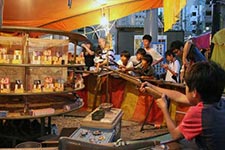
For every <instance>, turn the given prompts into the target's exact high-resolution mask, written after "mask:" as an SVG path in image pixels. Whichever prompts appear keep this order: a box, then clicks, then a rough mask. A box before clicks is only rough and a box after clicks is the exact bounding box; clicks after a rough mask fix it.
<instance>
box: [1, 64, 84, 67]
mask: <svg viewBox="0 0 225 150" xmlns="http://www.w3.org/2000/svg"><path fill="white" fill-rule="evenodd" d="M0 66H6V67H83V66H85V65H84V64H66V65H51V64H49V65H48V64H0Z"/></svg>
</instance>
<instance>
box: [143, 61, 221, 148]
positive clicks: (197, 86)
mask: <svg viewBox="0 0 225 150" xmlns="http://www.w3.org/2000/svg"><path fill="white" fill-rule="evenodd" d="M185 82H186V95H184V94H182V93H180V92H177V91H174V90H168V89H163V88H160V87H156V86H154V85H152V84H150V83H148V82H144V83H142V86H141V88H140V91H142V92H144V91H145V90H146V89H145V86H148V87H150V88H152V89H154V90H157V91H159V92H161V93H164V94H165V95H167V96H168V97H170V98H171V99H173V100H176V102H180V103H185V104H189V105H192V106H191V107H190V108H189V110H188V111H187V113H186V115H185V117H184V118H183V120H182V122H181V123H180V124H179V125H178V126H177V127H176V125H175V124H174V122H173V120H172V119H171V117H170V115H169V111H168V109H167V105H166V100H165V96H164V95H163V96H162V98H160V99H157V100H156V103H157V105H158V106H159V107H160V108H161V110H162V112H163V114H164V117H165V120H166V123H167V127H168V130H169V132H170V134H171V136H172V137H173V139H179V138H182V137H184V138H185V139H187V140H192V139H194V138H195V141H196V144H197V145H198V146H199V147H200V148H201V149H215V150H220V149H224V147H225V134H224V133H225V99H223V98H221V96H222V93H223V90H224V87H225V71H224V70H223V69H222V68H221V67H220V66H218V65H217V64H216V63H214V62H197V63H196V64H193V65H192V66H191V67H190V68H189V70H188V71H187V72H186V74H185Z"/></svg>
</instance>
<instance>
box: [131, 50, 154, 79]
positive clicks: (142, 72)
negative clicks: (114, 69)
mask: <svg viewBox="0 0 225 150" xmlns="http://www.w3.org/2000/svg"><path fill="white" fill-rule="evenodd" d="M152 61H153V59H152V56H151V55H149V54H146V55H144V57H143V58H142V60H141V66H140V67H138V68H136V69H134V72H135V73H136V76H139V77H140V78H141V79H151V78H153V77H154V69H153V67H152Z"/></svg>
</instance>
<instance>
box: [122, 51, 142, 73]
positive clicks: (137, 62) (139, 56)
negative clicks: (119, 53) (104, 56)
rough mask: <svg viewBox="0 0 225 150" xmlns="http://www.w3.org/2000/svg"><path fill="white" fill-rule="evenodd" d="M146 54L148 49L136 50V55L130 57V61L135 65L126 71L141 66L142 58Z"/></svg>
mask: <svg viewBox="0 0 225 150" xmlns="http://www.w3.org/2000/svg"><path fill="white" fill-rule="evenodd" d="M145 54H146V51H145V50H144V49H143V48H139V49H138V50H137V52H136V55H135V56H131V57H130V60H129V61H130V62H131V63H132V65H133V67H129V68H126V71H131V70H134V69H135V68H138V67H140V66H141V59H142V58H143V57H144V55H145Z"/></svg>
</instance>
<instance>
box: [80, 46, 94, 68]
mask: <svg viewBox="0 0 225 150" xmlns="http://www.w3.org/2000/svg"><path fill="white" fill-rule="evenodd" d="M83 53H84V59H85V65H86V66H87V67H88V68H90V67H91V66H94V57H95V55H90V54H86V51H85V50H83Z"/></svg>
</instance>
